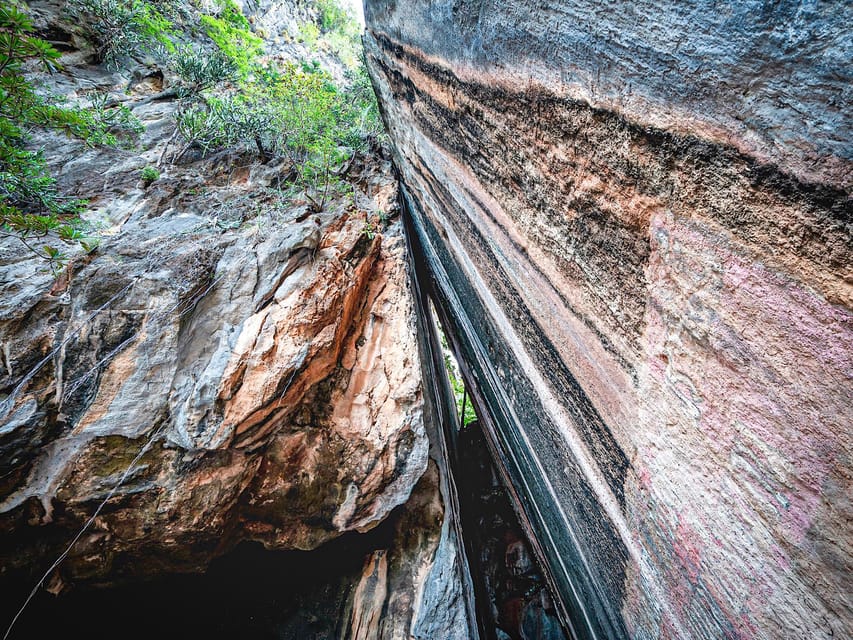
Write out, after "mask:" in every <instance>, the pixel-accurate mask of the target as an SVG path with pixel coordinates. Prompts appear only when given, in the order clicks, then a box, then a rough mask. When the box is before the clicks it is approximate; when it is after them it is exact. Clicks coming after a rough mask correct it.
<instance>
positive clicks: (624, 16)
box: [367, 0, 853, 638]
mask: <svg viewBox="0 0 853 640" xmlns="http://www.w3.org/2000/svg"><path fill="white" fill-rule="evenodd" d="M850 18H851V16H850V7H849V6H847V5H845V4H843V3H835V4H833V3H824V4H820V5H808V6H805V5H800V4H796V5H795V4H787V3H782V4H778V3H775V4H770V3H763V2H751V3H739V4H738V5H737V6H734V5H732V6H730V7H725V8H723V9H720V8H711V7H710V6H706V5H699V4H695V3H689V4H686V5H685V4H683V3H680V4H665V5H663V6H661V5H659V4H658V5H654V6H652V3H641V4H639V5H638V4H637V3H630V4H625V3H621V2H611V3H604V4H601V3H587V2H579V3H577V2H576V3H551V4H549V5H547V6H545V5H542V4H541V3H529V2H517V3H499V2H477V3H474V2H420V1H415V2H406V3H402V2H390V1H383V0H376V1H373V2H368V3H367V20H368V36H367V46H368V51H369V61H370V65H371V68H372V71H373V75H374V80H375V83H376V86H377V89H378V91H379V93H380V96H381V102H382V104H383V109H384V111H385V116H386V120H387V123H388V125H389V128H390V131H391V136H392V139H393V141H394V144H395V148H396V161H397V164H398V167H399V169H400V171H401V175H402V179H403V183H404V185H405V189H406V193H407V194H408V198H409V200H408V201H409V207H410V209H411V214H412V217H413V228H414V230H415V232H416V236H417V240H418V242H419V244H421V245H422V247H423V251H424V258H425V260H426V261H427V262H428V268H429V269H430V270H431V271H432V273H433V278H434V282H435V285H436V297H437V300H438V302H439V304H440V305H442V306H443V307H444V308H445V312H446V313H447V315H448V316H449V325H450V327H449V330H450V331H451V332H452V333H454V334H456V339H457V340H458V342H459V345H460V346H459V348H460V351H461V352H462V353H461V354H460V355H461V356H462V359H463V360H465V361H466V362H467V365H466V368H467V371H466V373H467V374H468V377H469V382H471V383H472V384H473V386H474V387H475V389H474V393H475V398H476V399H477V401H478V404H479V405H480V408H481V409H482V410H483V412H484V413H486V414H487V415H486V416H485V422H486V425H487V427H488V428H489V429H490V431H491V436H492V438H493V441H494V442H495V443H496V444H497V446H498V447H499V448H500V449H501V450H502V451H503V456H504V460H503V463H504V464H505V465H507V468H508V470H509V472H510V475H512V476H513V477H514V481H515V484H516V489H517V491H518V495H519V501H520V506H521V507H522V509H523V510H524V511H525V513H526V514H527V519H528V525H529V526H530V528H531V529H532V531H533V534H534V537H535V538H537V539H538V541H539V544H540V545H541V549H542V554H543V557H544V559H545V560H546V562H547V564H548V565H549V566H550V567H551V571H552V573H553V576H552V577H553V578H554V580H555V582H556V583H557V584H558V586H559V588H560V590H561V591H562V595H563V600H564V602H563V604H564V606H565V607H566V608H567V609H568V610H569V612H570V613H569V615H570V616H571V617H572V618H573V622H574V623H575V624H576V625H577V628H578V629H579V630H580V632H581V633H582V634H589V635H590V637H592V635H593V634H595V633H598V634H600V635H605V636H607V635H609V636H614V637H620V636H629V637H638V638H645V637H651V638H654V637H685V638H687V637H691V638H718V637H743V638H804V637H829V636H830V635H832V634H834V635H835V637H838V636H845V635H850V634H851V633H853V605H851V601H850V595H849V594H850V593H851V584H850V577H849V576H850V575H851V569H853V562H851V552H852V551H853V549H851V545H853V539H851V534H850V530H849V521H850V518H851V517H853V513H851V504H850V498H849V495H850V493H851V488H853V487H851V471H850V469H851V450H853V441H851V432H850V425H851V423H853V352H851V346H850V345H851V344H853V313H851V309H853V286H851V282H853V274H851V271H850V265H851V264H853V228H852V227H851V204H850V193H849V189H850V187H851V180H850V178H851V175H853V172H851V167H853V165H851V150H852V149H853V145H851V142H850V131H851V128H850V122H851V117H850V113H851V100H850V86H851V84H850V77H849V64H846V63H845V62H844V61H845V60H849V59H850V54H851V46H853V45H852V44H851V43H853V36H851V31H850V28H849V24H850V22H851V20H850Z"/></svg>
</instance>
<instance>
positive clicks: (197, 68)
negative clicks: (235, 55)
mask: <svg viewBox="0 0 853 640" xmlns="http://www.w3.org/2000/svg"><path fill="white" fill-rule="evenodd" d="M171 62H172V66H173V68H174V69H175V73H177V74H178V76H179V77H180V78H181V84H182V87H181V94H182V96H183V97H192V96H197V95H198V94H200V93H201V92H202V91H207V90H208V89H212V88H214V87H216V86H217V85H218V84H220V83H222V82H225V81H227V80H233V79H234V77H235V75H236V72H237V69H236V67H235V65H234V63H233V62H232V61H231V60H230V59H228V58H227V57H226V56H225V54H223V53H222V51H220V50H219V49H217V50H215V51H208V50H206V49H202V48H200V47H197V46H195V45H187V46H183V47H180V48H178V49H176V50H175V53H174V54H173V55H172V58H171Z"/></svg>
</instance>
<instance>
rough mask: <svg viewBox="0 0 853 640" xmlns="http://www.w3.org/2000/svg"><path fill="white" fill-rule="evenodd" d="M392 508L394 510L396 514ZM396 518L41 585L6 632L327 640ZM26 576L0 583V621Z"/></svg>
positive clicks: (341, 627) (25, 586)
mask: <svg viewBox="0 0 853 640" xmlns="http://www.w3.org/2000/svg"><path fill="white" fill-rule="evenodd" d="M395 515H396V516H398V515H399V514H395ZM396 520H397V517H395V516H392V517H390V518H388V519H387V520H386V521H385V522H384V523H383V524H382V525H380V526H379V527H377V528H376V529H374V530H373V531H371V532H369V533H366V534H357V533H350V534H345V535H344V536H342V537H341V538H339V539H337V540H334V541H332V542H330V543H327V544H326V545H323V546H322V547H320V548H319V549H316V550H314V551H310V552H300V551H290V552H275V551H266V550H264V548H263V547H262V546H261V545H259V544H256V543H244V544H242V545H240V546H238V547H237V548H236V549H234V550H233V551H231V552H230V553H228V554H226V555H224V556H222V557H221V558H218V559H217V560H215V561H214V562H213V563H212V564H211V566H210V568H209V569H208V570H207V572H205V573H204V574H197V575H196V574H194V575H168V576H163V577H160V578H157V579H155V580H151V581H147V582H142V583H135V584H127V585H119V586H115V587H112V588H104V589H84V588H74V589H71V590H70V591H68V592H67V593H64V594H62V595H59V596H53V595H51V594H50V593H47V592H46V591H44V590H42V591H40V592H39V593H38V595H37V596H36V597H35V598H34V599H33V601H32V602H31V603H30V605H29V606H28V607H27V609H26V611H25V612H24V614H23V615H22V616H21V618H20V619H19V620H18V622H17V623H16V625H15V628H14V630H13V632H12V634H11V636H10V640H12V639H24V638H33V639H35V638H39V639H41V638H88V639H100V638H104V639H110V640H116V639H119V638H121V639H128V638H130V639H134V638H139V639H142V638H145V639H150V638H181V639H183V640H186V639H188V638H206V639H215V638H223V639H224V638H229V639H234V638H241V639H242V638H248V639H270V640H272V639H275V640H326V639H329V640H331V639H333V638H335V639H336V638H340V637H342V635H343V634H344V633H345V632H346V628H345V627H346V625H347V621H348V619H349V607H350V606H351V605H350V602H351V598H350V595H351V592H352V590H353V589H355V586H356V585H357V584H358V580H359V577H360V575H361V571H362V566H363V564H364V561H365V557H366V556H367V555H368V554H370V553H372V552H373V551H375V550H377V549H388V548H389V546H390V545H391V542H392V538H393V534H394V524H395V522H396ZM32 585H33V581H28V582H25V581H24V580H23V579H21V578H20V577H19V576H18V577H14V576H6V577H4V578H3V579H2V581H0V593H2V605H0V607H2V613H3V618H2V621H3V622H2V627H3V630H4V631H5V628H6V626H7V625H8V623H9V621H10V620H11V619H12V617H13V615H14V612H15V611H16V610H17V608H18V607H20V605H21V603H23V601H24V599H25V598H26V596H27V593H28V592H29V590H30V589H31V588H32Z"/></svg>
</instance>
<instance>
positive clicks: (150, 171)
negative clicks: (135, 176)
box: [140, 166, 160, 186]
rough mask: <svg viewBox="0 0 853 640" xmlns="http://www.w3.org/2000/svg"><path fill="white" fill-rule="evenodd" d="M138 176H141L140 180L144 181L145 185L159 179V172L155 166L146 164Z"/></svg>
mask: <svg viewBox="0 0 853 640" xmlns="http://www.w3.org/2000/svg"><path fill="white" fill-rule="evenodd" d="M140 177H141V178H142V182H144V183H145V184H146V186H147V185H149V184H151V183H152V182H156V181H157V180H159V179H160V172H159V171H157V168H156V167H151V166H148V167H145V168H144V169H143V170H142V174H141V176H140Z"/></svg>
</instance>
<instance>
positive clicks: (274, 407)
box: [0, 3, 438, 582]
mask: <svg viewBox="0 0 853 640" xmlns="http://www.w3.org/2000/svg"><path fill="white" fill-rule="evenodd" d="M39 11H41V13H39V12H37V14H36V15H37V18H38V19H39V20H41V21H42V22H43V23H49V22H50V20H52V19H55V18H56V16H57V15H58V9H57V8H56V7H55V6H53V5H52V4H50V3H46V4H45V3H42V4H41V5H40V7H39ZM285 13H287V12H285ZM273 18H275V16H272V17H270V15H269V14H268V13H266V14H263V15H261V16H260V17H259V19H262V20H267V21H270V20H272V21H273V22H275V23H276V24H278V23H277V22H276V21H275V20H273ZM278 22H280V20H279V21H278ZM270 24H272V23H270ZM57 37H58V36H57ZM69 41H70V40H69ZM279 53H281V52H279ZM285 53H286V52H285ZM86 58H87V57H86V55H85V52H80V51H77V50H75V49H73V47H71V45H69V52H68V53H67V55H66V57H65V59H64V63H65V68H66V69H65V71H64V72H63V73H62V74H58V75H56V76H55V77H54V78H52V80H51V86H52V88H53V90H54V91H56V92H58V93H61V94H64V95H69V96H72V97H78V98H80V97H83V96H84V95H86V94H87V93H89V92H92V91H102V92H105V93H106V94H107V95H109V96H110V97H111V98H112V99H115V100H117V101H120V102H123V103H125V104H127V105H128V106H129V107H130V108H132V109H133V110H134V113H135V114H136V115H137V116H138V117H139V118H140V119H141V120H142V121H143V123H144V124H145V125H146V127H145V132H144V134H143V135H142V138H141V139H140V140H139V141H138V145H137V147H136V148H134V149H132V150H123V149H103V148H85V147H83V146H82V145H81V144H79V143H76V142H74V141H72V140H68V139H65V138H62V137H59V136H43V137H40V138H37V139H36V140H35V141H34V143H36V144H39V145H41V146H44V147H45V148H47V149H48V150H49V152H48V154H47V157H48V160H49V161H50V162H51V164H52V165H53V166H54V173H55V175H56V176H57V178H58V180H59V183H60V186H61V188H62V189H63V190H64V191H65V192H66V193H76V194H80V195H85V196H86V197H88V198H90V200H91V203H92V205H93V208H94V211H93V212H92V213H91V214H90V217H91V218H93V219H94V220H95V221H96V222H97V223H99V224H100V226H101V227H102V229H103V230H104V231H103V236H104V237H103V239H102V242H101V245H100V247H99V249H98V250H97V251H96V252H94V253H93V254H91V255H83V254H82V253H81V254H79V255H76V256H74V257H73V258H72V260H71V262H70V263H69V265H68V267H67V269H66V270H65V272H64V273H63V274H62V275H61V276H60V277H59V278H58V279H55V278H54V276H53V275H52V274H51V273H50V272H49V270H48V269H47V268H46V265H45V263H44V262H42V261H40V260H38V259H35V258H33V257H32V256H31V254H29V253H28V252H27V251H26V250H25V249H24V247H23V246H22V245H21V244H20V243H19V242H18V241H16V240H15V239H13V238H7V239H6V240H4V242H3V245H2V248H0V251H2V254H0V266H2V275H1V276H0V290H2V294H0V296H2V297H0V347H2V349H0V352H2V372H0V376H2V377H0V388H2V391H3V395H2V396H0V424H2V428H0V478H2V480H0V530H2V532H3V542H2V544H0V558H2V565H3V567H4V570H16V569H21V568H26V569H27V570H29V571H31V572H32V573H33V574H34V575H35V574H37V573H38V572H40V571H43V570H44V569H46V568H47V566H48V565H49V564H50V563H49V562H45V559H47V558H51V557H56V556H58V555H59V552H60V551H62V550H63V548H64V547H65V546H66V545H67V544H68V543H69V542H70V541H71V539H72V538H73V537H74V534H75V533H76V531H77V530H79V529H80V528H81V527H82V526H83V524H84V523H85V522H86V520H87V519H88V518H89V517H90V516H91V515H92V514H93V513H94V512H95V510H96V508H97V507H98V506H99V505H100V504H101V503H102V502H103V501H106V503H105V505H104V508H103V509H102V510H101V511H100V512H99V514H98V515H97V517H96V519H95V521H94V523H93V524H92V526H91V527H90V528H89V529H88V530H87V532H86V534H85V535H84V537H83V538H82V539H81V540H80V541H79V542H78V543H77V544H76V545H75V546H74V548H73V549H72V552H71V554H70V556H69V557H68V559H67V560H66V562H65V563H64V564H63V567H62V576H63V579H64V580H66V581H69V580H70V581H77V582H87V581H103V582H110V581H113V580H115V579H117V578H123V577H135V576H140V575H154V574H158V573H161V572H166V571H176V570H200V569H202V568H203V567H205V566H206V565H207V564H208V563H209V562H210V560H211V559H212V558H214V557H216V556H217V555H219V554H221V553H223V552H224V551H226V550H227V549H229V548H230V547H232V546H233V545H235V544H236V543H237V542H239V541H241V540H256V541H260V542H263V544H264V545H266V546H267V547H269V548H274V549H314V548H316V547H317V546H319V545H320V544H322V543H323V542H325V541H328V540H330V539H332V538H334V537H336V536H339V535H340V534H341V533H343V532H346V531H367V530H369V529H371V528H373V527H375V526H376V525H377V524H378V523H380V522H381V521H382V520H383V519H384V518H385V517H386V516H387V515H388V514H389V513H390V512H391V510H392V509H394V508H395V507H397V506H398V505H401V504H403V503H405V502H406V501H407V500H408V498H409V495H410V493H411V491H412V488H413V487H414V486H415V485H416V483H417V482H418V480H419V478H420V477H421V476H422V475H423V473H424V472H425V470H426V468H427V456H428V438H427V435H426V432H425V426H424V420H423V416H422V402H423V399H422V391H421V373H420V365H419V360H418V356H417V349H416V341H415V335H414V322H415V320H414V315H413V303H412V296H411V292H410V289H409V284H408V275H407V266H406V257H405V246H404V243H403V239H402V234H401V230H400V225H399V223H395V222H394V220H393V217H394V211H395V207H396V198H397V191H396V182H395V180H394V178H393V177H392V176H391V173H390V163H389V162H388V161H387V160H383V159H382V157H381V155H379V154H377V155H375V156H372V157H362V158H358V159H356V161H355V162H354V163H353V164H352V165H351V166H350V168H349V174H348V176H347V177H348V179H349V180H350V182H351V183H352V185H353V188H354V190H353V193H352V194H351V195H348V196H343V197H339V198H337V199H334V200H333V201H332V202H331V203H330V204H329V206H328V207H326V209H325V210H324V211H322V212H320V213H314V212H312V211H311V210H309V207H308V206H307V204H305V203H300V202H299V201H295V202H294V201H292V200H289V199H287V198H284V197H282V195H281V192H280V190H278V187H279V186H280V184H281V181H282V179H286V176H287V174H288V171H289V167H288V165H287V162H286V161H285V160H283V159H278V160H272V161H268V162H265V163H262V162H259V161H258V159H257V158H256V157H254V156H252V155H251V154H243V153H238V152H223V153H220V154H218V155H215V156H212V157H208V158H202V157H200V156H198V155H196V156H193V155H192V154H189V155H188V156H186V157H184V158H183V159H182V160H181V161H180V162H176V163H174V164H170V163H169V162H166V163H164V164H163V165H162V166H161V172H162V175H161V177H160V178H159V179H157V180H156V181H154V183H153V184H151V185H150V186H149V185H146V184H144V183H143V182H141V181H140V180H139V176H140V171H141V169H142V168H143V167H145V166H148V165H155V164H157V163H158V162H159V161H160V160H161V159H162V158H163V157H164V156H166V155H167V154H166V153H165V151H166V145H168V143H169V142H170V139H171V136H172V132H173V131H174V124H173V120H172V116H173V114H174V111H175V109H176V103H175V102H174V100H171V99H169V97H168V95H165V96H164V95H162V94H161V92H162V90H163V88H164V84H163V83H164V74H163V73H162V71H158V70H157V69H152V65H154V64H155V63H150V64H149V67H147V68H142V69H141V70H140V69H137V70H127V71H115V72H114V71H110V70H108V69H105V68H104V67H99V66H90V65H88V64H87V63H86ZM168 80H169V79H168V77H167V78H166V80H165V81H166V82H167V83H168ZM173 151H174V149H172V152H170V153H169V154H168V156H167V157H171V156H172V155H173ZM378 211H383V212H387V213H388V215H389V216H390V217H391V220H390V222H389V224H390V226H388V225H384V228H382V229H376V228H373V227H371V230H370V232H369V233H368V232H366V231H365V229H366V224H367V221H368V218H369V216H374V217H375V215H376V212H378ZM134 460H136V464H132V463H133V461H134ZM436 499H438V498H436Z"/></svg>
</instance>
